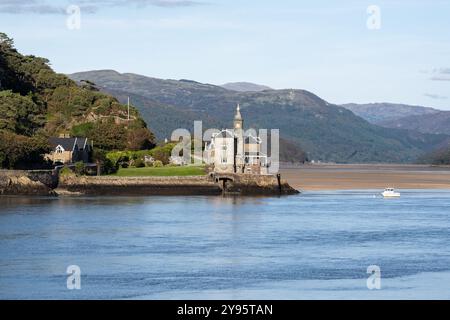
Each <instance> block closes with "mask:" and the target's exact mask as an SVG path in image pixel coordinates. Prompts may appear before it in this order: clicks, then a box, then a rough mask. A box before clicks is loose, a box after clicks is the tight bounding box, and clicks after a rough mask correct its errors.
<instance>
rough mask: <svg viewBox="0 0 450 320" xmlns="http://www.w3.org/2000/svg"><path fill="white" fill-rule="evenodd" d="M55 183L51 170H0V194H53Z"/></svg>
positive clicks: (56, 180) (54, 176)
mask: <svg viewBox="0 0 450 320" xmlns="http://www.w3.org/2000/svg"><path fill="white" fill-rule="evenodd" d="M57 184H58V177H57V175H55V174H54V173H53V172H52V171H21V170H0V195H37V196H47V195H55V192H54V191H53V189H54V188H55V187H56V186H57Z"/></svg>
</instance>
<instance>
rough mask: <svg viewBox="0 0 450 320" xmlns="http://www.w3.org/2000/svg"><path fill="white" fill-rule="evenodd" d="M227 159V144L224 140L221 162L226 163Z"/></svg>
mask: <svg viewBox="0 0 450 320" xmlns="http://www.w3.org/2000/svg"><path fill="white" fill-rule="evenodd" d="M227 162H228V159H227V145H226V143H225V142H224V144H223V145H222V163H227Z"/></svg>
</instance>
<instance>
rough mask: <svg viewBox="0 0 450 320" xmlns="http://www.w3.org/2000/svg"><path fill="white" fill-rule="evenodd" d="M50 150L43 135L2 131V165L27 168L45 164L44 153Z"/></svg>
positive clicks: (0, 158) (0, 155) (0, 163)
mask: <svg viewBox="0 0 450 320" xmlns="http://www.w3.org/2000/svg"><path fill="white" fill-rule="evenodd" d="M49 150H50V146H49V145H48V141H47V139H46V138H45V137H43V136H33V137H26V136H22V135H17V134H15V133H12V132H9V131H0V167H1V168H6V169H13V168H19V169H26V168H30V167H33V166H35V164H39V163H41V164H44V161H43V159H42V155H43V154H45V153H47V152H48V151H49Z"/></svg>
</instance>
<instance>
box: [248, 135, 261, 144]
mask: <svg viewBox="0 0 450 320" xmlns="http://www.w3.org/2000/svg"><path fill="white" fill-rule="evenodd" d="M244 143H245V144H261V139H260V138H259V137H258V138H256V137H254V136H252V135H249V136H245V137H244Z"/></svg>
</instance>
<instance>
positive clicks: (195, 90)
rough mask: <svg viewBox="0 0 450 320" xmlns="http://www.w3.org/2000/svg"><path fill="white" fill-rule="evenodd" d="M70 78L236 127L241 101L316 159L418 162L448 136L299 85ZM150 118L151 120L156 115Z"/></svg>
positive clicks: (170, 121)
mask: <svg viewBox="0 0 450 320" xmlns="http://www.w3.org/2000/svg"><path fill="white" fill-rule="evenodd" d="M70 77H71V78H72V79H74V80H77V81H79V80H81V79H83V78H88V79H89V80H90V81H93V82H94V83H96V84H97V85H99V86H100V87H101V88H102V90H105V91H107V92H109V93H112V94H113V95H114V94H115V93H116V94H119V93H120V94H121V95H124V94H131V95H132V94H135V95H139V96H140V99H141V102H139V104H140V105H139V104H136V107H137V108H138V109H139V110H140V112H142V114H145V113H146V112H148V111H145V110H144V109H146V108H149V109H152V108H153V107H152V106H150V104H151V103H150V101H153V102H157V103H159V104H160V107H164V106H167V105H168V106H171V108H172V109H171V110H178V111H179V112H180V113H185V112H190V115H192V116H195V117H197V119H196V120H204V121H208V118H209V119H212V120H213V122H216V123H217V124H218V125H221V126H222V127H231V125H232V119H233V116H234V111H235V106H236V104H237V103H240V105H241V112H242V114H243V116H244V119H245V120H246V127H254V128H255V129H260V128H267V129H272V128H279V129H281V136H282V138H283V139H286V140H287V141H288V142H291V143H293V144H295V145H296V146H297V147H300V148H301V149H303V150H305V151H306V152H307V153H308V157H309V158H310V159H311V160H321V161H330V162H345V163H348V162H413V161H415V160H416V159H417V158H418V157H420V156H421V155H422V154H424V153H425V152H429V151H430V150H432V149H433V147H434V146H437V145H439V144H441V143H443V141H446V140H447V139H448V136H445V135H432V134H421V133H418V132H414V131H408V130H399V129H389V130H387V129H385V128H382V127H379V126H376V125H373V124H370V123H369V122H367V121H366V120H364V119H362V118H360V117H358V116H356V115H355V114H354V113H352V112H351V111H349V110H347V109H346V108H344V107H341V106H338V105H334V104H331V103H328V102H327V101H325V100H324V99H322V98H320V97H318V96H317V95H315V94H313V93H312V92H309V91H306V90H300V89H283V90H266V91H261V92H236V91H231V90H226V89H224V88H222V87H220V86H215V85H210V84H201V83H198V82H196V81H189V82H186V81H177V80H163V79H157V78H151V77H146V76H142V75H138V76H135V75H132V74H130V73H125V74H120V73H111V72H105V71H92V72H83V73H75V74H72V75H70ZM143 100H145V101H146V103H147V104H148V105H147V106H145V103H144V101H143ZM168 109H169V108H168ZM168 109H167V110H168ZM174 112H175V111H174ZM166 115H167V118H166V119H165V127H166V129H167V130H169V129H176V128H178V127H177V126H176V119H174V117H175V116H173V115H171V114H170V112H166ZM145 119H146V120H147V121H148V122H149V123H152V119H151V118H147V117H145Z"/></svg>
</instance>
